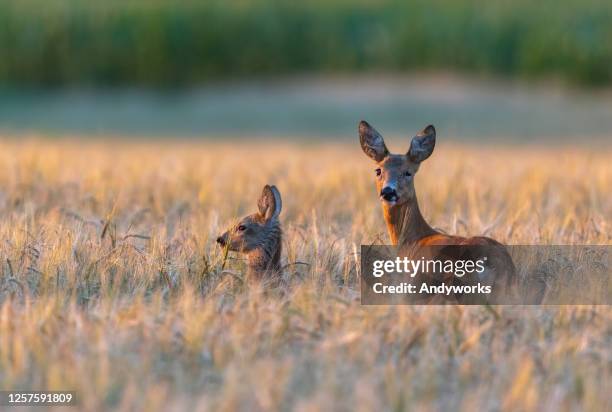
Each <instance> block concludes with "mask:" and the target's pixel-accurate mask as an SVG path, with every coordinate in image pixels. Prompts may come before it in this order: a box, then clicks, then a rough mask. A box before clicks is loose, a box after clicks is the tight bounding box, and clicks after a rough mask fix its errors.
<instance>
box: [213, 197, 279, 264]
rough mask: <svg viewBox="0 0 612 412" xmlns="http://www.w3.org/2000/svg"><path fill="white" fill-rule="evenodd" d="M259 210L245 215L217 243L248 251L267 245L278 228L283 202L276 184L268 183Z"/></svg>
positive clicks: (260, 199) (259, 201)
mask: <svg viewBox="0 0 612 412" xmlns="http://www.w3.org/2000/svg"><path fill="white" fill-rule="evenodd" d="M257 207H258V209H259V210H258V212H257V213H253V214H252V215H248V216H245V217H243V218H242V219H240V220H239V221H238V223H237V224H236V225H234V226H233V227H232V228H230V229H229V230H228V231H226V232H225V233H223V234H222V235H221V236H219V237H218V238H217V243H219V244H220V245H221V246H223V247H227V248H228V249H229V250H231V251H235V252H244V253H248V252H251V251H253V250H255V249H257V248H260V247H265V246H266V242H267V241H268V239H269V238H270V236H271V235H272V234H274V233H276V232H277V230H278V224H279V223H278V216H279V214H280V212H281V208H282V202H281V196H280V192H279V191H278V189H277V188H276V186H270V185H266V186H264V188H263V192H262V193H261V196H260V197H259V200H258V201H257Z"/></svg>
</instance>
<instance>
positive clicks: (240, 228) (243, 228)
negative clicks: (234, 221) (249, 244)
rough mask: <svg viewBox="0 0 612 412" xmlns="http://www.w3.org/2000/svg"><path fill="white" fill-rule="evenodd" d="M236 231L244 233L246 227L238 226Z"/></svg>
mask: <svg viewBox="0 0 612 412" xmlns="http://www.w3.org/2000/svg"><path fill="white" fill-rule="evenodd" d="M238 230H239V231H240V232H244V231H245V230H246V226H245V225H240V226H238Z"/></svg>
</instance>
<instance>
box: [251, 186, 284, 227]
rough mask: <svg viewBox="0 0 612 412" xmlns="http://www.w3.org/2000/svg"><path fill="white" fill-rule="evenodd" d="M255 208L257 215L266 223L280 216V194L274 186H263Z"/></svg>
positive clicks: (281, 206)
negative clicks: (257, 211) (256, 208)
mask: <svg viewBox="0 0 612 412" xmlns="http://www.w3.org/2000/svg"><path fill="white" fill-rule="evenodd" d="M257 207H258V209H259V214H260V215H261V217H262V218H263V219H264V220H266V221H268V220H270V219H272V218H275V217H278V215H280V212H281V209H282V208H283V203H282V200H281V196H280V192H279V191H278V189H277V188H276V186H273V185H272V186H270V185H265V186H264V188H263V191H262V192H261V196H260V197H259V200H258V201H257Z"/></svg>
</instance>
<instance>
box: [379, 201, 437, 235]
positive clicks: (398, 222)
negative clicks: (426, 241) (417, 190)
mask: <svg viewBox="0 0 612 412" xmlns="http://www.w3.org/2000/svg"><path fill="white" fill-rule="evenodd" d="M383 213H384V217H385V222H386V223H387V230H388V232H389V236H390V237H391V242H392V244H394V245H400V246H402V245H406V244H411V243H415V242H417V241H419V240H420V239H422V238H424V237H426V236H430V235H433V234H435V233H437V232H436V231H435V230H433V229H432V228H431V226H429V224H428V223H427V222H426V221H425V219H424V218H423V215H421V210H420V209H419V204H418V202H417V200H416V197H415V198H414V199H413V200H411V201H408V202H406V203H403V204H401V205H394V206H389V205H387V204H386V203H383Z"/></svg>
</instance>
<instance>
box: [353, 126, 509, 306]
mask: <svg viewBox="0 0 612 412" xmlns="http://www.w3.org/2000/svg"><path fill="white" fill-rule="evenodd" d="M359 140H360V143H361V148H362V150H363V151H364V153H365V154H366V155H367V156H368V157H370V158H371V159H372V160H374V161H375V162H376V165H377V167H376V170H375V171H376V188H377V191H378V193H379V196H380V200H381V203H382V209H383V214H384V219H385V222H386V224H387V230H388V232H389V236H390V237H391V242H392V244H393V245H395V246H397V247H398V252H399V254H400V255H402V256H410V257H413V258H416V257H417V255H418V254H420V253H421V252H423V250H425V249H428V250H431V249H432V248H431V247H432V246H435V247H436V248H435V249H436V250H442V249H443V248H438V247H443V246H453V247H451V248H447V249H450V250H451V252H450V253H451V254H453V253H454V254H455V258H458V257H459V256H456V255H457V253H461V252H460V250H461V249H463V250H464V252H463V253H464V255H465V253H474V252H476V254H478V253H479V251H480V252H482V253H484V254H486V255H487V260H488V264H487V266H489V268H488V270H487V271H486V273H485V274H484V276H485V277H486V279H483V280H484V281H485V282H487V283H489V284H491V285H492V286H493V291H494V296H495V297H496V298H497V297H499V298H501V299H504V298H503V297H511V298H514V297H515V293H516V285H517V276H516V269H515V267H514V264H513V262H512V258H511V257H510V255H509V254H508V251H507V250H506V248H505V247H504V246H503V245H502V244H501V243H499V242H497V241H496V240H494V239H491V238H488V237H483V236H478V237H470V238H464V237H459V236H450V235H446V234H443V233H441V232H439V231H437V230H434V229H433V228H432V227H431V226H430V225H429V224H428V223H427V222H426V221H425V219H424V218H423V216H422V215H421V211H420V210H419V205H418V202H417V197H416V192H415V189H414V176H415V174H416V173H417V171H418V170H419V166H420V164H421V162H423V161H424V160H425V159H427V158H428V157H429V156H430V155H431V154H432V152H433V150H434V146H435V144H436V130H435V128H434V127H433V126H432V125H429V126H427V127H426V128H425V129H423V130H422V131H421V132H419V133H418V134H417V135H416V136H415V137H414V138H413V139H412V142H411V143H410V148H409V150H408V152H407V153H406V154H391V153H389V150H387V147H386V146H385V141H384V139H383V137H382V136H381V135H380V133H378V132H377V131H376V130H375V129H374V128H373V127H372V126H370V125H369V124H368V123H367V122H365V121H361V122H360V123H359ZM455 246H465V248H457V247H455ZM479 247H480V250H479ZM458 250H459V252H457V251H458ZM465 250H468V251H467V252H465Z"/></svg>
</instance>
